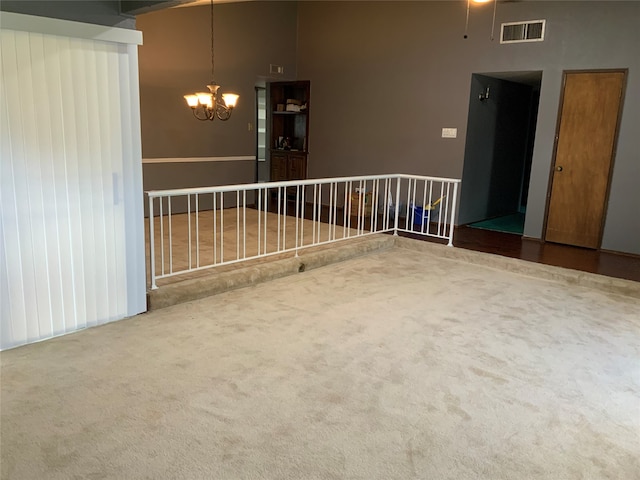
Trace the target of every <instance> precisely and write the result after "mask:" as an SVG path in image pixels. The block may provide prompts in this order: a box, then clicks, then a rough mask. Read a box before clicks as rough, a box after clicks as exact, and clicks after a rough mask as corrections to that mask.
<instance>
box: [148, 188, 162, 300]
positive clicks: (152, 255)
mask: <svg viewBox="0 0 640 480" xmlns="http://www.w3.org/2000/svg"><path fill="white" fill-rule="evenodd" d="M160 220H162V219H160ZM153 222H154V220H153V197H151V196H149V272H150V274H151V290H156V289H157V288H158V286H157V285H156V256H155V248H154V243H155V239H154V233H153Z"/></svg>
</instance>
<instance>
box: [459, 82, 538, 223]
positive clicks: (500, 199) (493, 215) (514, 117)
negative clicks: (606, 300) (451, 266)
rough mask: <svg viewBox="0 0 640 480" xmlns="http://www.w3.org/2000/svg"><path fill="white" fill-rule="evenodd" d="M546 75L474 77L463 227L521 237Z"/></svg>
mask: <svg viewBox="0 0 640 480" xmlns="http://www.w3.org/2000/svg"><path fill="white" fill-rule="evenodd" d="M541 83H542V72H540V71H535V72H502V73H485V74H475V73H474V74H473V75H472V78H471V92H470V99H469V118H468V123H467V138H466V147H465V156H464V168H463V172H462V191H461V196H460V216H459V220H460V224H463V225H464V224H466V225H469V226H471V227H477V228H483V229H487V230H497V231H502V232H507V233H514V234H518V235H522V234H523V231H524V219H525V215H526V209H527V197H528V194H529V177H530V174H531V160H532V157H533V144H534V139H535V129H536V121H537V117H538V103H539V99H540V85H541Z"/></svg>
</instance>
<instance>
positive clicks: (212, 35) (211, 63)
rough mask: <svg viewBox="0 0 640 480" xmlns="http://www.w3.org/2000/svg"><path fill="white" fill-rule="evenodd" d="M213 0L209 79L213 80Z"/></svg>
mask: <svg viewBox="0 0 640 480" xmlns="http://www.w3.org/2000/svg"><path fill="white" fill-rule="evenodd" d="M213 52H214V50H213V0H211V79H212V80H213V79H214V78H215V77H214V75H213V55H214V53H213Z"/></svg>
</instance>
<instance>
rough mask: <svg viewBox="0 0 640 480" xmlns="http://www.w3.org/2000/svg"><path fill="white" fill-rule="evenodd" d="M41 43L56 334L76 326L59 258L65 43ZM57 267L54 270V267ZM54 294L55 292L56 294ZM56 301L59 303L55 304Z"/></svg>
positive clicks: (65, 267)
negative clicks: (52, 224) (52, 215)
mask: <svg viewBox="0 0 640 480" xmlns="http://www.w3.org/2000/svg"><path fill="white" fill-rule="evenodd" d="M51 40H52V41H49V42H44V61H45V71H46V72H48V73H49V75H48V79H47V80H48V81H47V82H46V84H45V85H43V89H42V91H43V93H44V95H45V96H46V98H47V101H48V107H49V115H50V118H51V122H50V126H51V129H50V133H51V135H50V137H51V159H50V162H49V165H50V167H49V168H50V176H49V178H50V179H51V182H50V189H51V190H50V192H49V193H48V197H49V198H50V200H51V203H52V205H54V208H55V218H57V222H55V232H51V235H52V236H53V238H55V240H57V241H56V242H55V245H52V244H53V243H54V242H50V244H49V255H48V259H49V265H50V267H49V272H50V275H51V277H50V278H51V282H52V283H53V282H55V278H56V276H57V277H58V282H59V288H60V289H59V291H57V292H56V294H52V296H51V298H52V304H53V307H52V325H53V334H54V335H59V334H61V333H64V332H66V331H68V330H73V329H75V328H76V326H77V319H76V305H75V303H76V301H75V295H74V292H75V282H74V276H73V263H72V262H63V261H61V259H63V258H72V257H73V251H74V250H73V244H72V241H71V236H70V234H69V227H70V221H69V219H70V218H71V215H70V212H71V207H70V205H69V200H68V199H69V197H68V192H67V189H68V182H67V169H66V157H65V150H66V149H65V127H68V126H67V125H65V122H64V116H63V104H62V95H61V92H62V74H61V70H62V59H63V58H64V57H63V52H64V51H65V48H66V46H67V45H68V42H66V40H65V39H63V38H59V37H57V38H55V41H53V40H54V39H53V38H52V39H51ZM56 267H57V269H56ZM56 295H59V297H57V296H56ZM56 301H59V303H60V305H59V308H58V305H57V304H56Z"/></svg>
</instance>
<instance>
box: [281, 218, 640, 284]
mask: <svg viewBox="0 0 640 480" xmlns="http://www.w3.org/2000/svg"><path fill="white" fill-rule="evenodd" d="M272 208H273V210H272V211H274V212H275V211H276V208H275V206H272ZM306 217H307V218H309V219H310V218H311V208H310V207H308V208H307V210H306ZM341 218H342V211H341V210H340V211H339V215H338V221H337V223H338V224H339V225H340V224H341V223H342V222H341V220H340V219H341ZM321 219H322V221H325V222H326V221H328V210H327V209H326V208H325V209H323V212H322V215H321ZM380 221H382V220H380ZM367 228H369V223H368V221H367V223H366V225H365V229H367ZM401 235H403V236H406V237H409V238H415V239H417V240H424V241H433V242H437V243H446V241H443V240H440V239H434V238H432V237H424V236H422V235H416V234H411V233H401ZM453 243H454V245H455V246H456V247H459V248H466V249H469V250H475V251H479V252H486V253H493V254H496V255H502V256H505V257H512V258H519V259H521V260H527V261H530V262H537V263H543V264H545V265H555V266H557V267H563V268H570V269H572V270H580V271H583V272H590V273H597V274H600V275H606V276H608V277H615V278H623V279H626V280H633V281H636V282H640V256H638V255H630V254H624V253H614V252H607V251H598V250H591V249H588V248H582V247H572V246H569V245H561V244H557V243H551V242H542V241H539V240H534V239H527V238H522V237H521V236H520V235H518V234H512V233H502V232H494V231H491V230H483V229H479V228H473V227H469V226H466V225H463V226H460V227H456V229H455V232H454V240H453Z"/></svg>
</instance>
